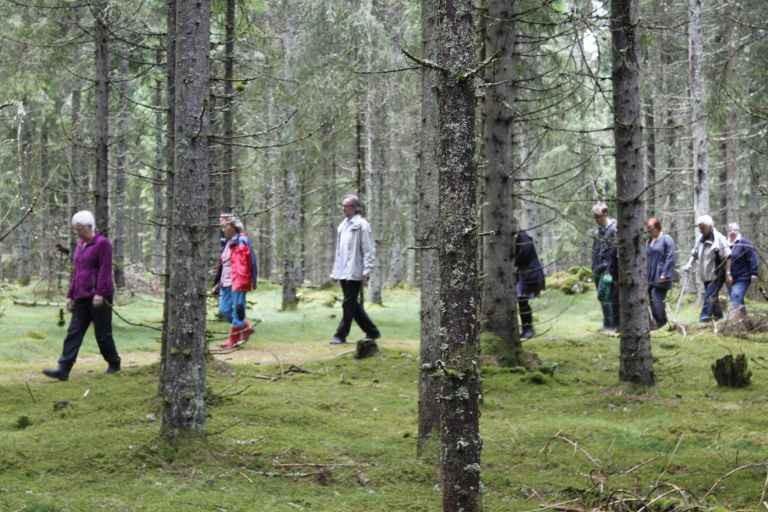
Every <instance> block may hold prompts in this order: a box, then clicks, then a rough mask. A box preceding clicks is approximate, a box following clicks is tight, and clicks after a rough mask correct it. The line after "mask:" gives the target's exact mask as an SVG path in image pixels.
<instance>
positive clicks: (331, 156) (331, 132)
mask: <svg viewBox="0 0 768 512" xmlns="http://www.w3.org/2000/svg"><path fill="white" fill-rule="evenodd" d="M335 131H336V130H335V127H334V126H332V125H330V124H328V125H326V126H325V127H324V128H323V130H322V134H323V140H322V145H323V147H322V154H323V156H322V158H323V161H324V162H325V165H324V171H325V173H324V177H325V198H324V201H325V208H323V209H324V210H325V214H324V219H323V226H324V231H325V236H324V240H323V241H322V249H321V250H322V254H323V263H322V268H321V270H320V283H319V284H320V286H329V285H331V284H332V283H333V281H332V280H331V278H330V274H331V270H332V269H333V260H334V258H335V255H336V250H335V249H336V220H337V218H338V216H339V204H340V203H341V201H339V197H338V191H337V189H336V187H337V184H336V141H335V140H334V137H335V136H336V133H335Z"/></svg>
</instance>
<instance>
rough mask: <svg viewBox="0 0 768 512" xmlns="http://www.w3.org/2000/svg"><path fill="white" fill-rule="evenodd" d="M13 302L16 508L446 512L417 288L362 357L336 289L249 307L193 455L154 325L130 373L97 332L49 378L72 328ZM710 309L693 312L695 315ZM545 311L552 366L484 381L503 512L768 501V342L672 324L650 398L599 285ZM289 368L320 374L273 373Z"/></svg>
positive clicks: (7, 434)
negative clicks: (164, 413) (420, 447)
mask: <svg viewBox="0 0 768 512" xmlns="http://www.w3.org/2000/svg"><path fill="white" fill-rule="evenodd" d="M1 295H2V297H3V301H2V303H0V310H2V312H3V313H2V317H0V396H1V397H2V398H0V511H3V512H5V511H14V512H21V511H25V512H32V511H35V512H43V511H47V512H64V511H84V512H90V511H98V510H109V511H131V512H134V511H136V512H138V511H142V512H149V511H153V512H154V511H179V510H182V511H197V510H200V511H222V512H223V511H228V512H232V511H252V510H264V511H286V512H288V511H301V510H306V511H339V512H346V511H350V512H351V511H355V512H357V511H388V512H392V511H436V510H440V494H439V486H438V483H439V474H438V472H437V470H436V467H435V465H434V464H433V461H430V460H418V459H417V458H416V457H415V435H416V410H417V389H416V382H417V372H418V357H417V354H418V352H417V350H418V318H419V313H418V303H419V299H418V294H417V292H415V291H409V290H391V291H388V293H386V294H385V300H386V305H385V307H378V306H372V307H370V308H369V310H370V313H371V316H372V317H373V318H374V320H375V321H376V322H377V323H378V324H379V326H380V328H381V330H382V332H383V333H384V338H383V340H382V343H381V345H382V347H383V349H384V350H383V352H382V354H380V355H379V356H377V357H374V358H372V359H368V360H364V361H356V360H354V359H353V358H352V354H350V353H349V349H350V347H343V346H342V347H329V346H328V345H327V341H328V338H329V336H330V335H331V334H332V333H333V327H334V325H335V323H336V321H337V320H338V318H337V315H338V314H339V311H340V306H339V303H338V301H334V296H335V295H338V293H337V292H335V291H333V290H330V291H317V290H314V291H311V290H306V291H304V292H303V299H304V300H303V302H302V305H301V307H300V308H299V310H298V311H296V312H280V311H279V310H278V304H279V290H278V289H276V288H274V287H269V286H264V287H262V288H261V289H260V291H259V292H257V293H254V294H252V295H251V297H250V298H251V299H252V300H253V306H252V307H253V310H254V312H255V313H254V314H255V316H256V317H258V318H260V319H261V320H262V322H261V323H260V324H259V327H258V329H257V333H256V335H255V336H254V338H253V339H252V340H251V341H250V342H249V343H248V345H246V347H245V348H244V349H243V350H241V351H238V352H236V353H234V354H229V355H227V356H216V357H217V358H218V359H219V362H218V363H216V364H212V365H210V367H209V368H210V370H209V386H210V393H209V402H210V417H209V421H208V426H207V430H208V435H207V437H206V438H205V439H204V440H198V441H195V442H190V443H189V444H188V445H186V446H184V447H182V448H181V449H179V450H171V449H169V448H168V447H167V446H165V445H164V444H163V443H162V442H160V441H159V440H158V430H159V419H158V417H159V411H158V402H157V400H156V389H157V366H156V364H154V363H155V361H156V359H157V356H156V352H157V349H158V342H157V333H156V332H155V331H153V330H152V329H148V328H144V327H136V326H129V325H127V324H125V323H124V322H122V321H121V320H119V319H117V318H116V319H115V336H116V339H117V342H118V345H119V348H120V350H121V351H122V352H123V355H124V359H125V360H126V361H128V362H129V364H128V365H127V368H126V369H125V371H123V372H122V373H121V374H119V375H116V376H107V375H104V374H103V370H104V367H105V365H104V363H103V361H101V360H100V359H99V357H98V350H97V348H96V344H95V342H94V340H93V338H92V337H91V336H89V337H88V338H87V339H86V341H85V344H84V347H83V351H82V356H83V357H82V361H81V362H80V363H79V364H78V365H77V366H76V367H75V369H74V370H73V373H72V377H71V380H70V381H68V382H65V383H58V382H48V381H46V380H45V378H44V377H43V376H41V375H40V374H39V370H40V368H42V367H43V366H45V365H51V364H53V363H54V361H55V359H56V356H57V355H58V351H59V350H60V344H61V339H62V337H63V334H64V330H65V327H60V326H58V325H57V323H56V321H57V320H58V318H57V309H56V308H55V307H47V306H37V307H23V306H17V305H14V304H13V302H12V300H13V298H14V297H16V298H18V299H30V298H32V295H31V292H30V290H28V289H15V288H6V289H5V290H4V291H3V292H2V294H1ZM118 304H119V305H118V311H119V312H120V313H121V314H122V315H123V316H125V318H127V319H129V320H130V321H132V322H135V323H146V324H150V325H156V322H158V321H159V320H160V318H161V303H160V302H159V300H158V299H157V298H152V297H132V298H125V299H121V300H120V302H119V303H118ZM694 307H695V306H694V305H691V304H686V305H685V306H684V308H683V312H682V314H681V319H682V320H684V321H686V322H692V321H693V320H694V319H695V314H696V312H695V309H694ZM758 307H759V306H758ZM534 308H535V310H536V315H537V324H538V330H539V333H540V335H539V336H538V337H536V338H534V339H533V340H531V341H530V342H527V343H526V348H527V349H528V350H532V351H535V352H536V353H538V354H539V357H540V358H541V359H542V360H543V361H544V362H545V363H547V368H549V369H550V370H549V372H548V374H542V373H537V372H534V373H519V370H515V371H514V372H513V371H510V370H509V369H505V368H501V367H497V366H491V365H488V366H486V367H485V368H484V370H483V392H484V396H483V405H482V424H481V426H482V437H483V440H484V448H483V483H484V506H485V510H490V511H521V512H523V511H529V510H530V511H534V510H590V508H585V505H588V504H589V503H593V504H595V505H594V507H597V506H598V505H597V504H599V503H603V504H604V503H606V497H607V496H626V498H624V499H625V502H624V504H625V505H626V506H627V507H629V506H631V501H629V500H630V499H631V497H638V498H639V497H646V501H645V502H646V503H648V502H649V501H651V500H652V496H660V495H664V496H663V497H662V498H660V499H658V500H657V501H655V502H653V503H652V504H651V505H650V507H648V508H647V509H646V510H655V511H661V510H668V511H671V510H712V511H715V510H755V511H756V510H765V509H766V506H764V505H762V504H761V503H760V501H761V495H763V493H764V486H765V483H766V469H768V468H767V467H766V465H765V463H766V461H767V460H768V336H765V337H764V336H753V337H752V338H751V339H749V340H743V339H735V338H725V337H717V336H715V335H714V334H713V333H711V332H707V331H705V330H704V331H699V330H692V331H690V332H689V334H688V335H687V336H682V335H681V334H679V333H676V332H667V331H664V332H656V333H654V335H653V350H654V356H655V358H656V364H655V370H656V376H657V379H658V386H657V387H656V389H654V390H653V391H651V392H647V393H642V394H638V393H635V392H633V390H630V389H627V388H625V387H623V386H621V385H619V384H618V382H617V375H618V339H617V338H613V337H609V336H604V335H601V334H599V333H598V332H597V328H598V326H599V320H600V314H599V308H598V307H597V305H596V303H595V299H594V297H593V296H592V294H585V295H571V296H566V295H563V294H562V293H560V292H559V291H554V290H553V291H550V292H546V293H545V294H544V296H543V297H542V298H540V299H538V300H537V301H536V302H535V303H534ZM212 314H213V309H211V316H212ZM210 328H211V329H212V330H213V331H216V332H223V331H224V330H225V328H226V326H225V325H224V324H221V323H218V322H211V325H210ZM357 332H359V331H354V332H353V336H352V337H354V334H355V333H357ZM740 352H744V353H746V354H747V355H748V357H749V360H750V365H751V369H752V371H753V378H752V381H753V383H752V385H751V386H750V387H748V388H745V389H740V390H729V389H723V388H718V387H717V385H716V383H715V380H714V378H713V377H712V374H711V371H710V365H711V363H712V362H713V361H714V360H715V359H716V358H719V357H722V356H723V355H725V354H728V353H734V354H735V353H740ZM291 364H295V365H297V366H299V367H301V368H303V369H305V370H307V371H308V373H295V372H291V373H286V374H284V375H282V376H281V377H280V378H274V377H276V376H279V375H280V374H281V370H283V371H285V370H287V369H288V368H289V367H290V365H291ZM552 370H554V371H552ZM57 404H58V405H57ZM750 465H752V466H750ZM739 468H743V469H739ZM733 470H738V471H736V472H735V473H733V474H732V475H730V476H727V477H726V478H724V479H723V477H724V476H726V475H727V474H728V473H729V472H730V471H733ZM715 484H717V485H716V486H715V487H714V489H712V490H711V492H710V489H711V488H712V487H713V485H715ZM622 492H624V494H622ZM762 497H763V499H766V498H765V496H762ZM614 501H617V500H614ZM686 502H687V503H688V506H689V508H685V507H686V505H685V503H686ZM558 503H560V504H562V505H560V506H559V508H557V507H553V506H554V505H555V504H558ZM569 504H570V505H569ZM577 504H578V505H577ZM694 504H695V505H697V506H699V508H698V509H696V508H691V507H693V506H694ZM545 507H551V508H545ZM569 507H570V508H569ZM577 507H581V508H577ZM638 508H640V507H639V506H636V507H635V508H626V509H625V510H637V509H638ZM594 509H595V510H608V509H604V508H603V509H601V508H594ZM615 510H620V509H619V508H615ZM622 510H624V509H622Z"/></svg>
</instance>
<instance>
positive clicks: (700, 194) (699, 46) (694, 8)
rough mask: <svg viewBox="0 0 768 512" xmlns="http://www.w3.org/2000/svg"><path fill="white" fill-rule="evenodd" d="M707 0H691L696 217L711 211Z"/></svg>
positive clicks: (689, 34) (691, 80) (690, 41)
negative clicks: (704, 20)
mask: <svg viewBox="0 0 768 512" xmlns="http://www.w3.org/2000/svg"><path fill="white" fill-rule="evenodd" d="M702 4H703V0H688V77H689V81H690V84H689V90H690V101H691V129H692V137H693V143H692V147H693V210H694V216H695V217H697V218H698V217H699V216H700V215H704V214H709V213H710V211H709V156H708V154H709V153H708V147H707V144H708V138H707V112H706V105H705V100H706V96H705V91H704V76H703V72H704V71H703V67H704V36H703V29H702V21H701V11H702Z"/></svg>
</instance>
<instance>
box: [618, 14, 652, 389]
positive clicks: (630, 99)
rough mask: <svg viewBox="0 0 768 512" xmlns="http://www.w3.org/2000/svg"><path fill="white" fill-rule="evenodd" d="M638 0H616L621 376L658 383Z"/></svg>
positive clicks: (622, 378) (627, 378)
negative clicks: (646, 233) (646, 232)
mask: <svg viewBox="0 0 768 512" xmlns="http://www.w3.org/2000/svg"><path fill="white" fill-rule="evenodd" d="M638 14H639V0H612V1H611V35H612V41H613V52H612V53H613V72H612V80H613V111H614V112H613V122H614V131H613V133H614V141H615V154H616V200H617V204H618V219H617V220H618V244H619V302H620V304H621V308H620V321H619V323H620V325H621V343H620V366H619V379H620V380H621V381H623V382H630V383H634V384H639V385H643V386H652V385H654V384H655V376H654V373H653V357H652V355H651V339H650V333H649V326H648V298H647V297H648V296H647V294H648V292H647V290H648V282H647V281H648V276H647V270H646V259H645V252H644V237H643V224H644V222H645V213H646V212H645V204H644V202H643V193H644V189H645V173H644V171H643V164H644V160H643V129H642V124H641V122H642V117H641V116H642V112H641V107H640V65H639V61H638V44H639V40H638V39H639V38H638V33H637V30H638Z"/></svg>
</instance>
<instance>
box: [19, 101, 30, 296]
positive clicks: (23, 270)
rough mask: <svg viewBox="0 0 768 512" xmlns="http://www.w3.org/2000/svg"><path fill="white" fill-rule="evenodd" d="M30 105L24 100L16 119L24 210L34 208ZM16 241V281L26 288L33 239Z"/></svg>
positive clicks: (20, 237)
mask: <svg viewBox="0 0 768 512" xmlns="http://www.w3.org/2000/svg"><path fill="white" fill-rule="evenodd" d="M28 109H29V103H28V102H27V99H26V98H24V99H23V100H22V102H21V103H20V104H19V107H18V110H17V113H16V117H17V128H16V154H17V157H16V159H17V160H16V164H17V170H18V174H19V197H20V198H21V203H22V208H24V209H25V210H26V209H27V208H32V201H33V196H32V191H33V190H34V187H33V182H34V180H33V170H32V161H31V160H32V154H31V153H32V150H31V146H32V132H33V131H34V129H33V127H32V119H31V117H32V116H31V114H30V112H29V111H28ZM16 239H17V240H18V243H19V260H18V265H17V266H16V279H17V280H18V281H19V283H20V284H22V285H24V286H26V285H28V284H29V282H30V281H31V279H32V237H31V236H25V235H24V234H22V233H18V234H17V237H16Z"/></svg>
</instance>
